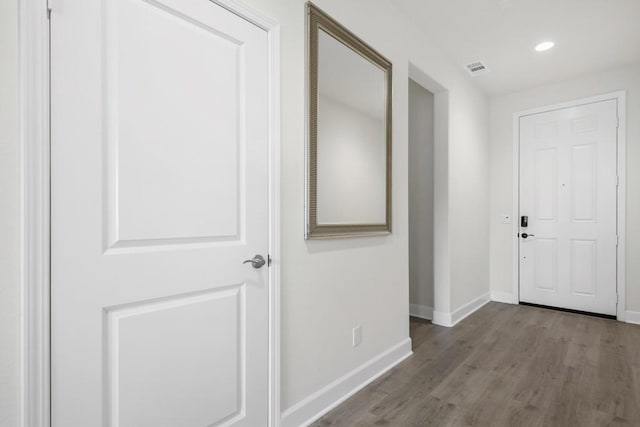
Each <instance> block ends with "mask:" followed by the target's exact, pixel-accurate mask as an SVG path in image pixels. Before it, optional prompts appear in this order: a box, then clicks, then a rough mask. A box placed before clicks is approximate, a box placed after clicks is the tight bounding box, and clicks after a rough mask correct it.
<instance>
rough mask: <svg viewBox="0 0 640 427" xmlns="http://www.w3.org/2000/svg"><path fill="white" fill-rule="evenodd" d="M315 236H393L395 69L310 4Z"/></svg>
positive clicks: (311, 221)
mask: <svg viewBox="0 0 640 427" xmlns="http://www.w3.org/2000/svg"><path fill="white" fill-rule="evenodd" d="M308 11H309V31H310V34H309V43H310V45H309V73H310V74H309V140H308V143H309V144H308V155H309V158H308V168H307V180H308V181H307V190H308V191H307V228H306V237H307V238H327V237H347V236H364V235H380V234H388V233H389V232H390V231H391V229H390V223H391V182H390V180H391V63H390V62H389V61H388V60H386V59H385V58H384V57H382V56H381V55H380V54H379V53H377V52H376V51H375V50H373V49H372V48H371V47H369V46H368V45H366V44H365V43H364V42H363V41H362V40H360V39H359V38H357V37H356V36H355V35H354V34H352V33H351V32H349V31H348V30H346V29H345V28H344V27H342V26H341V25H340V24H338V23H337V22H336V21H334V20H333V19H332V18H330V17H329V16H327V15H326V14H324V12H322V11H320V10H319V9H317V8H316V7H315V6H314V5H312V4H310V3H308Z"/></svg>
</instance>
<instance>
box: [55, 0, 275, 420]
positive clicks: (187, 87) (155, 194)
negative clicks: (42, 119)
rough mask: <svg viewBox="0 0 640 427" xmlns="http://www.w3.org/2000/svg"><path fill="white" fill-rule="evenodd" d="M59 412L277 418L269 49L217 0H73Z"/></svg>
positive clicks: (63, 144)
mask: <svg viewBox="0 0 640 427" xmlns="http://www.w3.org/2000/svg"><path fill="white" fill-rule="evenodd" d="M56 7H57V8H56V9H55V10H54V11H53V15H52V23H51V51H52V61H51V67H52V76H51V86H52V89H51V90H52V152H51V155H52V165H51V170H52V178H51V179H52V200H51V212H52V225H51V232H52V236H51V239H52V272H51V279H52V285H51V286H52V295H51V298H52V306H51V313H52V314H51V315H52V330H51V337H52V422H53V426H54V427H90V426H120V427H125V426H128V427H145V426H149V427H151V426H153V427H158V426H172V427H175V426H180V427H186V426H198V427H202V426H211V425H216V426H218V425H234V426H251V427H254V426H264V425H267V420H268V359H269V357H268V347H269V339H268V338H269V335H268V333H269V332H268V325H269V321H268V316H269V305H268V301H269V292H270V290H269V282H268V274H267V266H264V267H263V268H253V267H252V265H251V264H243V261H244V260H246V259H249V258H252V257H253V256H254V255H256V254H260V255H262V256H263V257H264V258H267V248H268V145H267V144H268V116H269V111H268V108H269V107H268V87H267V85H268V54H269V53H268V47H267V41H268V40H267V34H266V32H265V31H264V30H262V29H260V28H258V27H256V26H255V25H253V24H251V23H249V22H247V21H246V20H244V19H242V18H240V17H239V16H237V15H235V14H234V13H232V12H230V11H228V10H226V9H224V8H222V7H220V6H218V5H216V4H215V3H214V2H212V1H209V0H108V1H104V0H63V1H60V2H56Z"/></svg>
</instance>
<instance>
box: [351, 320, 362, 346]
mask: <svg viewBox="0 0 640 427" xmlns="http://www.w3.org/2000/svg"><path fill="white" fill-rule="evenodd" d="M361 342H362V326H359V325H358V326H356V327H355V328H353V346H354V347H357V346H359V345H360V343H361Z"/></svg>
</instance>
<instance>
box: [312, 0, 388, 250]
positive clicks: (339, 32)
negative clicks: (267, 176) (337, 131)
mask: <svg viewBox="0 0 640 427" xmlns="http://www.w3.org/2000/svg"><path fill="white" fill-rule="evenodd" d="M307 18H308V22H307V24H308V27H307V28H308V31H309V35H308V43H309V46H308V52H309V57H308V60H309V63H308V66H309V68H308V69H309V75H308V79H309V80H308V83H309V93H308V102H309V105H308V111H309V117H308V120H309V121H308V132H309V134H308V145H307V150H308V157H307V209H306V211H307V212H306V214H307V221H306V229H305V238H306V239H327V238H336V237H359V236H379V235H387V234H390V233H391V114H392V111H391V104H392V81H393V79H392V64H391V62H390V61H389V60H387V59H386V58H385V57H384V56H382V55H381V54H380V53H378V52H377V51H376V50H375V49H373V48H372V47H371V46H369V45H368V44H366V43H365V42H364V41H362V40H361V39H360V38H358V37H357V36H356V35H355V34H353V33H352V32H351V31H349V30H347V29H346V28H345V27H343V26H342V25H340V24H339V23H338V22H337V21H336V20H334V19H333V18H331V17H330V16H329V15H327V14H326V13H325V12H323V11H322V10H321V9H319V8H318V7H317V6H315V5H314V4H312V3H310V2H309V3H307ZM320 30H322V31H324V32H325V33H327V34H329V35H330V36H332V37H334V38H335V39H336V40H338V41H339V42H341V43H342V44H344V45H345V46H347V47H348V48H350V49H351V50H352V51H353V52H354V53H355V54H358V55H360V56H362V57H363V58H365V59H366V60H368V61H369V62H371V63H372V64H373V65H375V66H377V67H378V68H380V69H381V70H382V71H384V73H385V82H386V101H385V103H386V105H385V109H386V114H385V119H386V120H385V125H386V126H385V127H386V129H385V141H386V185H385V189H384V190H385V208H386V209H385V210H386V215H385V222H384V223H350V224H318V222H317V207H318V205H317V178H318V176H317V174H318V156H317V153H318V50H319V48H318V38H319V32H320Z"/></svg>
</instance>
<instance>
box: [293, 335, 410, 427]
mask: <svg viewBox="0 0 640 427" xmlns="http://www.w3.org/2000/svg"><path fill="white" fill-rule="evenodd" d="M412 354H413V352H412V351H411V339H410V338H407V339H405V340H403V341H402V342H400V343H399V344H397V345H395V346H393V347H391V348H390V349H388V350H387V351H385V352H383V353H382V354H380V355H379V356H377V357H375V358H373V359H371V360H369V361H368V362H367V363H365V364H364V365H362V366H360V367H358V368H356V369H354V370H353V371H351V372H348V373H347V374H345V375H343V376H342V377H340V378H338V379H337V380H335V381H333V382H332V383H331V384H329V385H327V386H325V387H323V388H321V389H320V390H318V391H317V392H315V393H313V394H312V395H311V396H309V397H307V398H306V399H304V400H302V401H301V402H298V403H296V404H295V405H293V406H292V407H291V408H289V409H287V410H286V411H284V412H283V414H282V424H281V425H282V427H299V426H306V425H309V424H311V423H312V422H314V421H316V420H317V419H318V418H320V417H322V416H323V415H324V414H326V413H327V412H329V411H330V410H332V409H333V408H335V407H336V406H338V405H339V404H341V403H342V402H344V401H345V400H347V399H348V398H349V397H351V396H353V395H354V394H355V393H357V392H358V391H360V390H361V389H362V388H364V387H365V386H367V385H368V384H370V383H371V382H373V381H374V380H375V379H376V378H378V377H379V376H381V375H382V374H384V373H385V372H387V371H388V370H389V369H391V368H393V367H394V366H396V365H397V364H398V363H400V362H402V361H403V360H404V359H406V358H407V357H409V356H411V355H412Z"/></svg>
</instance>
